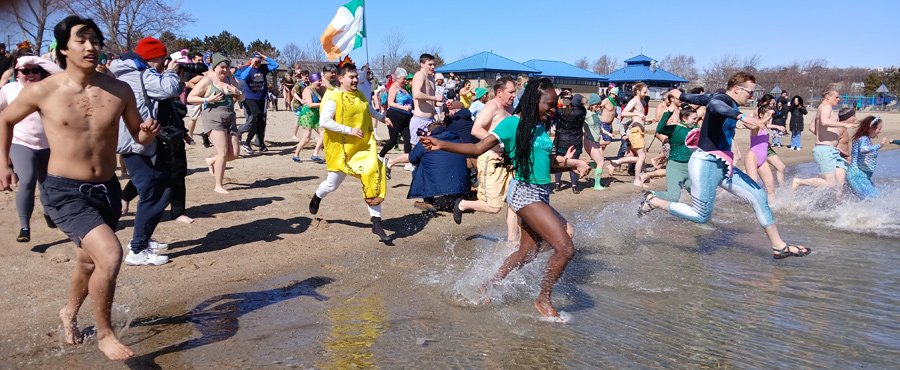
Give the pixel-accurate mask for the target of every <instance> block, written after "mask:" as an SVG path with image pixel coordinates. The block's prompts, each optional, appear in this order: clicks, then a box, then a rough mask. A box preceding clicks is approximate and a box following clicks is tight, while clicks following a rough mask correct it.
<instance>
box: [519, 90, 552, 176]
mask: <svg viewBox="0 0 900 370" xmlns="http://www.w3.org/2000/svg"><path fill="white" fill-rule="evenodd" d="M549 90H553V81H552V80H550V79H549V78H546V77H543V78H534V77H532V78H529V79H528V84H527V85H525V91H524V92H523V93H522V98H521V99H519V105H518V106H516V111H515V114H518V115H519V127H518V128H517V129H516V146H515V148H516V152H515V153H514V157H513V158H510V160H509V161H508V162H511V163H512V165H513V168H514V169H515V171H516V172H518V173H519V175H520V177H521V178H523V179H528V178H529V177H531V167H532V166H533V165H534V163H533V161H532V160H531V151H532V149H533V145H534V127H535V125H538V124H542V125H544V129H548V127H547V125H548V123H547V122H542V118H543V117H541V113H540V108H539V105H540V103H541V96H542V95H544V94H547V91H549Z"/></svg>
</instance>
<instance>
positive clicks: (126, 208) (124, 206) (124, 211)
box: [122, 200, 128, 216]
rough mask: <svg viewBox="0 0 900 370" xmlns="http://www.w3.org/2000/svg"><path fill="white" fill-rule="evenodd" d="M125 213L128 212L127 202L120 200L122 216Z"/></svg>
mask: <svg viewBox="0 0 900 370" xmlns="http://www.w3.org/2000/svg"><path fill="white" fill-rule="evenodd" d="M126 213H128V202H126V201H124V200H123V201H122V216H125V214H126Z"/></svg>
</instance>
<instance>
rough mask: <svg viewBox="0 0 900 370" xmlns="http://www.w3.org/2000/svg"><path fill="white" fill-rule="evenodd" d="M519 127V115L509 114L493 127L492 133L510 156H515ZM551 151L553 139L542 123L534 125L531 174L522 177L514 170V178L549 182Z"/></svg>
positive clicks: (532, 182)
mask: <svg viewBox="0 0 900 370" xmlns="http://www.w3.org/2000/svg"><path fill="white" fill-rule="evenodd" d="M518 128H519V117H518V116H509V117H507V118H505V119H503V120H502V121H500V123H498V124H497V127H495V128H494V131H492V133H493V134H494V136H496V137H497V139H498V140H500V145H502V146H503V150H504V151H506V155H507V156H509V157H510V158H515V156H516V130H517V129H518ZM552 152H553V140H551V139H550V135H548V134H547V130H545V129H544V125H542V124H538V125H535V126H534V144H533V145H532V149H531V164H532V167H531V175H530V176H529V177H528V178H527V179H524V178H522V177H521V176H520V175H519V171H518V170H516V171H515V173H516V180H518V181H522V182H525V183H529V184H535V185H546V184H550V183H551V182H552V181H551V180H550V153H552Z"/></svg>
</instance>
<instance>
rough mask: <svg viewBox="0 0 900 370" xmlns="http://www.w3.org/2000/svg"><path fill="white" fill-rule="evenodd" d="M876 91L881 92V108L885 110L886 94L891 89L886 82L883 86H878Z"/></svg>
mask: <svg viewBox="0 0 900 370" xmlns="http://www.w3.org/2000/svg"><path fill="white" fill-rule="evenodd" d="M875 92H877V93H879V94H881V110H884V106H885V104H884V103H885V101H884V94H887V93H889V92H890V91H888V88H887V86H885V85H884V84H881V86H878V89H876V90H875Z"/></svg>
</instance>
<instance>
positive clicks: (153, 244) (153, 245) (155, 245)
mask: <svg viewBox="0 0 900 370" xmlns="http://www.w3.org/2000/svg"><path fill="white" fill-rule="evenodd" d="M148 246H149V248H150V249H152V250H154V251H163V250H166V249H169V245H168V244H166V243H160V242H158V241H156V240H153V239H150V244H148Z"/></svg>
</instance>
